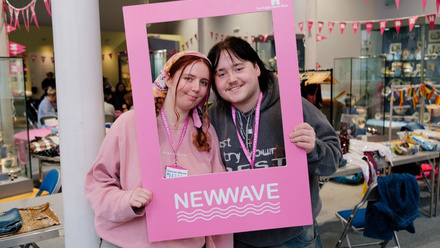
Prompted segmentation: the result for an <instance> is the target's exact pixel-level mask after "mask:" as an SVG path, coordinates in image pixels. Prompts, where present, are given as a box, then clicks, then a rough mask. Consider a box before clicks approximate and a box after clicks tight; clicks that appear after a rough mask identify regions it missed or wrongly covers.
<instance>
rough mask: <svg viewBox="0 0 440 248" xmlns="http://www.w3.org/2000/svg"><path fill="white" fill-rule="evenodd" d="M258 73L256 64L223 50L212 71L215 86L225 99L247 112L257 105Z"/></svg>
mask: <svg viewBox="0 0 440 248" xmlns="http://www.w3.org/2000/svg"><path fill="white" fill-rule="evenodd" d="M260 74H261V72H260V68H259V67H258V65H257V64H253V63H252V62H250V61H247V60H241V59H239V58H238V57H237V56H235V55H234V54H232V53H228V52H227V51H226V50H224V51H222V53H221V55H220V57H219V60H218V64H217V67H216V69H215V72H214V81H215V87H216V89H217V91H218V94H219V95H220V96H221V97H222V98H223V99H224V100H225V101H227V102H230V103H231V104H232V105H234V107H236V108H237V109H239V110H240V111H242V112H247V111H249V110H251V109H252V108H254V107H255V106H256V105H257V101H258V95H259V93H260V86H259V83H258V77H259V76H260Z"/></svg>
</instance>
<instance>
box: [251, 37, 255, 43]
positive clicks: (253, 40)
mask: <svg viewBox="0 0 440 248" xmlns="http://www.w3.org/2000/svg"><path fill="white" fill-rule="evenodd" d="M254 42H255V36H253V35H252V36H251V44H252V45H253V44H254Z"/></svg>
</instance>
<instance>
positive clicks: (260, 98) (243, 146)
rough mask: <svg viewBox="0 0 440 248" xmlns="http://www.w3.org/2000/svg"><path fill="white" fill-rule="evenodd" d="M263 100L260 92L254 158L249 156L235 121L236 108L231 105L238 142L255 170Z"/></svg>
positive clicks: (256, 116) (253, 144)
mask: <svg viewBox="0 0 440 248" xmlns="http://www.w3.org/2000/svg"><path fill="white" fill-rule="evenodd" d="M262 100H263V93H262V92H260V95H259V96H258V102H257V107H256V109H255V130H254V140H253V143H252V158H251V157H250V156H249V151H248V149H247V148H246V146H245V144H244V142H243V139H242V138H241V136H240V133H239V131H238V128H237V123H236V120H235V118H236V117H235V107H234V106H233V105H231V110H232V120H233V121H234V125H235V130H236V131H237V136H238V141H240V146H241V149H243V152H244V155H246V158H247V160H248V161H249V163H250V164H251V168H252V169H253V168H254V164H255V154H256V152H257V141H258V128H259V126H260V108H261V101H262Z"/></svg>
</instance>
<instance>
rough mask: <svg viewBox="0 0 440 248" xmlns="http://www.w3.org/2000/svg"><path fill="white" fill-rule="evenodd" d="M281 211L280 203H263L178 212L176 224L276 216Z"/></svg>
mask: <svg viewBox="0 0 440 248" xmlns="http://www.w3.org/2000/svg"><path fill="white" fill-rule="evenodd" d="M280 211H281V206H280V203H279V202H277V203H271V202H264V203H262V204H260V205H255V204H247V205H245V206H243V207H238V206H235V205H233V206H229V207H227V208H225V209H222V208H218V207H215V208H212V209H211V210H209V211H205V210H201V209H197V210H195V211H193V212H186V211H179V212H177V222H181V221H186V222H194V221H196V220H204V221H209V220H212V219H214V218H222V219H227V218H229V217H231V216H238V217H244V216H246V215H248V214H255V215H262V214H264V213H266V212H269V213H273V214H277V213H279V212H280Z"/></svg>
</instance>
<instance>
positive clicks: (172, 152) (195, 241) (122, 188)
mask: <svg viewBox="0 0 440 248" xmlns="http://www.w3.org/2000/svg"><path fill="white" fill-rule="evenodd" d="M211 80H212V74H211V64H210V62H209V60H208V59H207V58H206V57H205V56H204V55H203V54H201V53H198V52H180V53H177V54H175V55H174V56H173V57H171V58H170V59H169V60H168V62H167V63H166V64H165V65H164V67H163V68H162V70H161V74H160V75H159V77H158V78H157V79H156V80H155V82H154V83H153V92H154V96H155V104H156V114H157V118H156V122H157V127H158V131H159V143H160V150H161V161H162V171H163V173H162V176H163V177H164V178H165V177H166V178H172V177H178V176H182V175H186V176H190V175H198V174H207V173H216V172H224V171H225V167H224V166H223V164H222V160H221V157H220V153H219V144H218V138H217V135H216V133H215V131H214V129H213V127H212V126H210V125H209V122H208V119H207V117H206V111H204V113H205V114H203V115H202V111H200V110H199V107H203V106H204V107H206V104H205V103H206V101H207V99H208V96H209V91H210V88H211ZM143 149H148V148H143ZM138 154H139V150H138V146H137V136H136V126H135V115H134V110H130V111H128V112H126V113H124V114H123V115H121V116H120V117H119V118H118V119H117V120H116V122H115V123H114V124H113V125H112V127H111V129H110V131H109V132H108V133H107V135H106V137H105V139H104V141H103V143H102V145H101V149H100V151H99V154H98V156H97V158H96V160H95V162H94V164H93V166H92V168H91V169H90V170H89V172H88V173H87V176H86V186H85V193H86V197H87V199H88V201H89V202H90V204H91V205H92V208H93V210H94V212H95V228H96V232H97V234H98V236H99V237H100V238H101V244H100V247H126V248H131V247H133V248H143V247H144V248H150V247H164V248H165V247H166V248H173V247H176V248H185V247H188V248H198V247H206V248H210V247H224V248H229V247H232V235H231V234H230V235H219V236H210V237H196V238H188V239H179V240H170V241H163V242H154V243H150V242H149V241H148V236H147V230H148V228H154V227H147V223H146V219H145V207H146V206H147V205H148V204H149V203H150V202H151V201H154V196H153V195H154V192H151V191H149V190H148V189H145V188H143V187H142V179H141V169H140V165H139V156H138ZM170 164H171V165H173V166H167V165H170Z"/></svg>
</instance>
